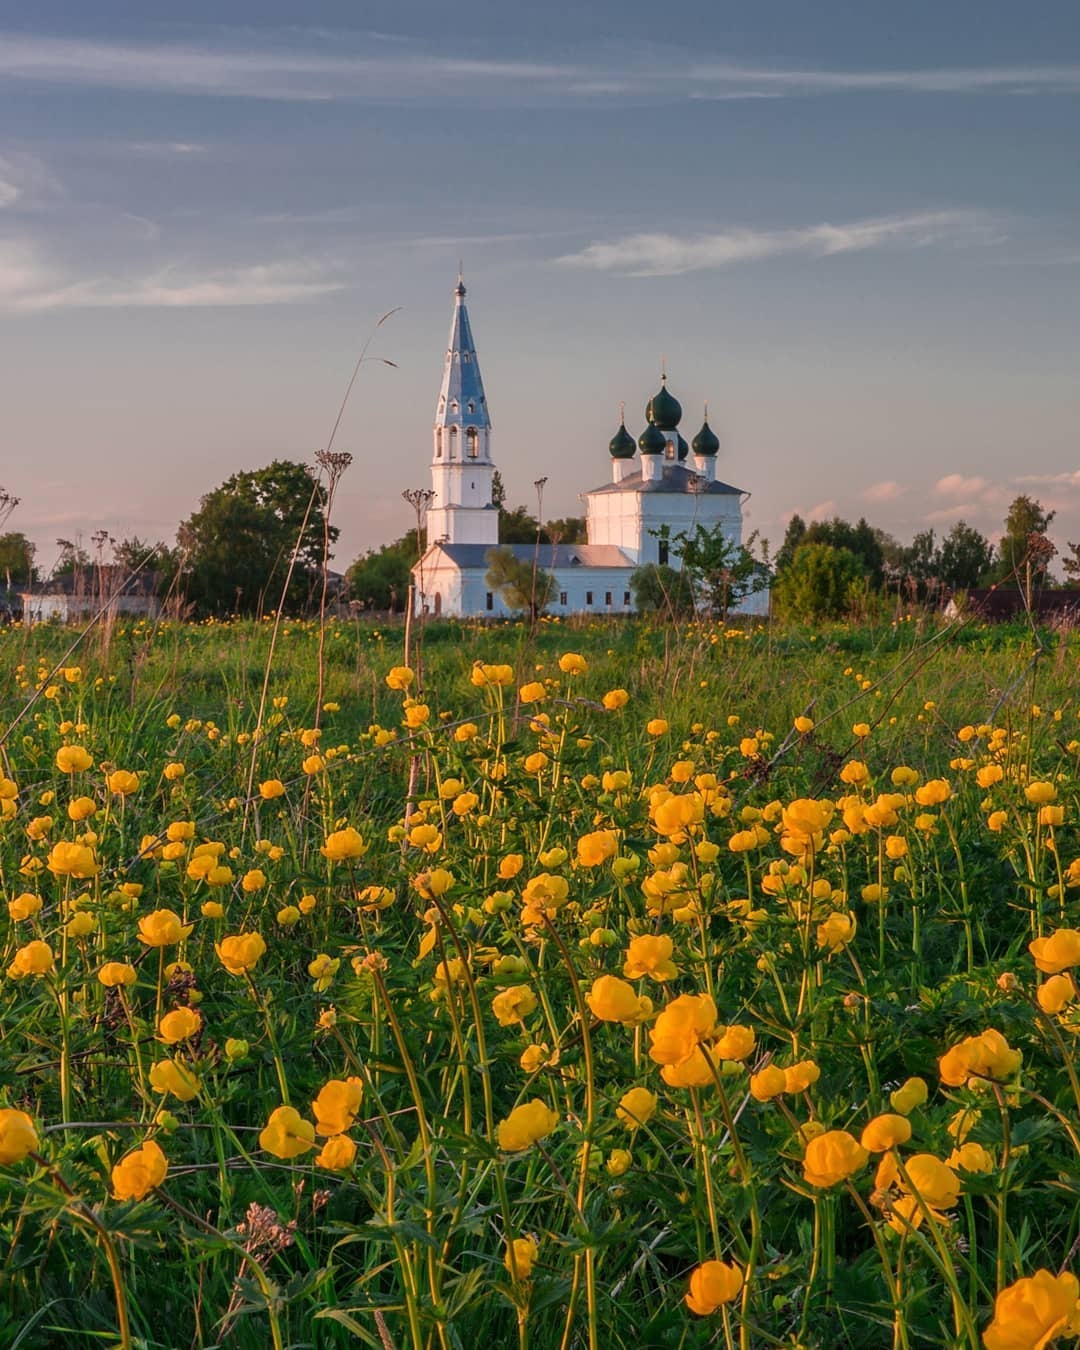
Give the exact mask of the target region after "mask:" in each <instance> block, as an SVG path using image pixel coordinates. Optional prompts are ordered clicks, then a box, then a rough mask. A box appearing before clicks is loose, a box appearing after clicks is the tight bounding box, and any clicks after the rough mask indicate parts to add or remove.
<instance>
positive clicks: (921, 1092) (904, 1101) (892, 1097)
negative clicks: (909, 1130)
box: [889, 1078, 928, 1116]
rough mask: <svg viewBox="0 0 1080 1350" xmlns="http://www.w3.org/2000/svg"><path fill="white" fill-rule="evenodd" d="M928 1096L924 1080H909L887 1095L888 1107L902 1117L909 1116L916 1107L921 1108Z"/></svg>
mask: <svg viewBox="0 0 1080 1350" xmlns="http://www.w3.org/2000/svg"><path fill="white" fill-rule="evenodd" d="M927 1096H928V1089H927V1086H926V1080H925V1079H924V1078H909V1079H907V1080H906V1082H904V1083H901V1085H900V1086H899V1087H898V1088H897V1089H896V1091H895V1092H890V1093H889V1105H890V1106H891V1107H892V1109H893V1110H894V1111H896V1112H898V1113H899V1114H900V1115H902V1116H910V1115H911V1113H912V1111H914V1110H915V1108H916V1107H917V1106H922V1104H923V1102H925V1101H926V1098H927Z"/></svg>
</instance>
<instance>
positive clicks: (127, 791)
mask: <svg viewBox="0 0 1080 1350" xmlns="http://www.w3.org/2000/svg"><path fill="white" fill-rule="evenodd" d="M105 782H106V784H107V785H108V788H109V791H110V792H115V793H116V795H117V796H118V797H129V796H130V795H131V794H132V793H133V792H138V790H139V775H138V774H137V773H129V772H128V771H127V769H117V770H116V771H115V772H114V773H111V774H109V776H108V777H107V778H106V779H105Z"/></svg>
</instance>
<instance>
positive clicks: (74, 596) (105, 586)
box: [19, 563, 161, 627]
mask: <svg viewBox="0 0 1080 1350" xmlns="http://www.w3.org/2000/svg"><path fill="white" fill-rule="evenodd" d="M158 580H159V578H158V576H157V574H156V573H140V574H139V575H138V576H135V577H133V576H131V575H130V573H129V571H128V569H127V568H126V567H123V566H121V565H120V564H118V563H107V564H105V565H104V566H102V567H91V568H86V569H84V570H82V571H80V572H79V573H77V574H76V573H72V574H67V575H64V576H62V577H54V578H53V579H52V580H50V581H47V582H45V583H44V584H43V585H41V586H34V587H28V588H27V589H26V590H24V591H20V592H19V600H20V602H21V604H22V616H23V622H24V623H25V624H26V625H27V627H29V626H30V625H31V624H35V623H49V622H52V623H82V622H85V621H87V620H88V619H92V618H93V617H94V615H95V614H97V613H98V611H99V610H101V609H103V608H104V610H105V616H106V617H111V618H115V617H116V616H117V615H119V614H124V615H128V616H131V617H137V618H143V619H146V618H149V619H155V618H157V616H158V614H159V613H160V612H161V606H160V604H159V602H158V598H157V587H158Z"/></svg>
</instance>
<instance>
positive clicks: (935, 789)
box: [915, 778, 952, 806]
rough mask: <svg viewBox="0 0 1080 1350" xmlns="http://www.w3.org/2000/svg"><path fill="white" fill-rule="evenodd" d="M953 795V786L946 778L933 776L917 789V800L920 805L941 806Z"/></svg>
mask: <svg viewBox="0 0 1080 1350" xmlns="http://www.w3.org/2000/svg"><path fill="white" fill-rule="evenodd" d="M951 796H952V788H951V787H950V786H949V784H948V783H947V782H946V781H945V779H944V778H931V779H929V780H928V781H927V782H925V783H924V784H923V785H922V787H919V788H916V789H915V800H916V801H917V802H918V803H919V805H920V806H940V805H941V804H942V802H947V801H948V800H949V798H950V797H951Z"/></svg>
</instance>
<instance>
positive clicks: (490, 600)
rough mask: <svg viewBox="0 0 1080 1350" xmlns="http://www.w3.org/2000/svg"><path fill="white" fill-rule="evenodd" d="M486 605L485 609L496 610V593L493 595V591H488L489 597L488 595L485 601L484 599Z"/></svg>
mask: <svg viewBox="0 0 1080 1350" xmlns="http://www.w3.org/2000/svg"><path fill="white" fill-rule="evenodd" d="M484 605H485V608H487V609H494V608H495V595H494V593H493V592H492V591H488V593H487V595H486V597H485V599H484Z"/></svg>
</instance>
